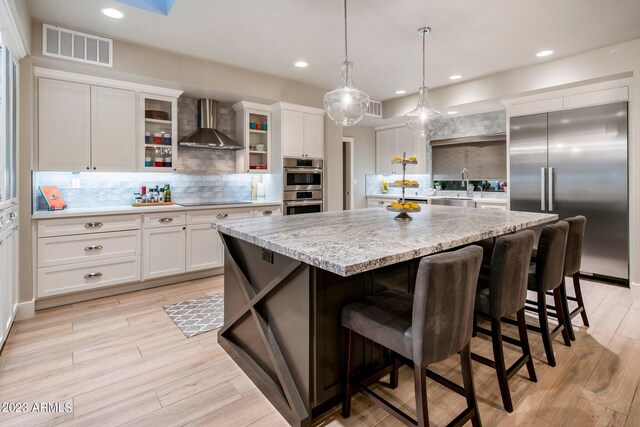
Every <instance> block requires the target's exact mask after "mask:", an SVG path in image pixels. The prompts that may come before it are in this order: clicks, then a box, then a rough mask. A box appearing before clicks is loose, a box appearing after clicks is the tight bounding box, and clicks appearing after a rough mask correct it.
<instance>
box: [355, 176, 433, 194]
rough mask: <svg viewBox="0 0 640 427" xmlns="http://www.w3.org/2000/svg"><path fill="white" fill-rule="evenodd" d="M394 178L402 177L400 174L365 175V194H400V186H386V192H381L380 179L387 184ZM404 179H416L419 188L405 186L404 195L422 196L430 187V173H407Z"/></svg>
mask: <svg viewBox="0 0 640 427" xmlns="http://www.w3.org/2000/svg"><path fill="white" fill-rule="evenodd" d="M396 179H402V174H399V175H373V174H372V175H365V180H366V181H365V189H366V195H367V196H375V195H380V194H386V195H397V196H398V197H400V196H401V195H402V188H391V187H388V189H387V192H386V193H383V192H382V181H386V182H388V183H389V184H391V183H393V181H395V180H396ZM406 179H408V180H416V181H418V184H419V188H407V189H406V190H405V196H406V197H410V196H424V195H425V194H426V191H427V190H428V189H430V188H431V175H429V174H407V176H406Z"/></svg>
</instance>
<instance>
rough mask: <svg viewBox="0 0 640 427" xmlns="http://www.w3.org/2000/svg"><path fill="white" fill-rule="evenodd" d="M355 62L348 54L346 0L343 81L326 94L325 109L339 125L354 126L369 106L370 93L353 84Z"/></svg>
mask: <svg viewBox="0 0 640 427" xmlns="http://www.w3.org/2000/svg"><path fill="white" fill-rule="evenodd" d="M352 74H353V63H351V62H349V56H348V55H347V0H344V62H343V63H342V81H341V82H340V86H338V88H337V89H335V90H332V91H331V92H327V93H326V94H325V95H324V109H325V111H326V112H327V114H328V115H329V117H330V118H331V120H333V121H334V122H335V124H337V125H339V126H353V125H355V124H356V123H358V122H359V121H360V120H362V117H364V114H365V113H366V112H367V109H368V108H369V95H367V94H366V93H365V92H363V91H361V90H359V89H356V88H355V87H354V85H353V79H352Z"/></svg>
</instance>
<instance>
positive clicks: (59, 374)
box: [0, 276, 640, 426]
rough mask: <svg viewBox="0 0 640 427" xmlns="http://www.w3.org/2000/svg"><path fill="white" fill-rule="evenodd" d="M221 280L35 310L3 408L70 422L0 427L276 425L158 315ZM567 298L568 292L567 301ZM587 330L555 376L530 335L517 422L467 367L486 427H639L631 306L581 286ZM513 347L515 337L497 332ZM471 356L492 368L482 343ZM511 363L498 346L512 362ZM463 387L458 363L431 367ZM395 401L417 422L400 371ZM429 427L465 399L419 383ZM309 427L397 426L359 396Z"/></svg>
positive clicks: (627, 299) (215, 361)
mask: <svg viewBox="0 0 640 427" xmlns="http://www.w3.org/2000/svg"><path fill="white" fill-rule="evenodd" d="M222 285H223V282H222V277H221V276H217V277H212V278H207V279H201V280H197V281H192V282H185V283H180V284H177V285H170V286H164V287H160V288H155V289H147V290H144V291H139V292H133V293H129V294H124V295H120V296H116V297H107V298H102V299H98V300H93V301H88V302H83V303H77V304H72V305H69V306H64V307H58V308H53V309H49V310H44V311H40V312H38V313H37V315H36V317H35V318H33V319H27V320H22V321H18V322H16V323H15V325H14V326H13V329H12V332H11V334H10V336H9V338H8V340H7V344H6V346H5V349H4V351H3V352H2V355H1V356H0V402H14V403H17V402H25V403H28V404H29V407H31V405H32V404H33V403H39V402H50V403H56V402H57V403H60V404H64V403H69V404H71V405H72V407H73V412H71V413H64V412H57V413H47V412H30V413H24V414H21V413H15V412H0V424H1V425H3V426H4V425H8V426H11V425H29V426H36V425H42V426H54V425H78V426H103V425H109V426H117V425H131V426H146V425H150V426H151V425H155V426H158V425H162V426H173V425H190V426H199V425H207V426H210V425H215V426H248V425H256V426H285V425H286V422H285V420H284V419H283V418H282V417H281V416H280V415H279V414H278V412H277V411H276V410H275V409H274V408H273V407H272V406H271V404H270V403H269V402H268V401H267V400H266V399H265V398H264V397H263V396H262V394H261V393H260V392H259V391H258V390H257V388H256V387H255V386H254V385H253V384H252V383H251V382H250V381H249V380H248V379H247V377H246V376H245V375H244V374H243V373H242V371H240V369H239V368H238V367H237V366H236V365H235V363H234V362H233V361H232V360H231V359H230V358H229V357H228V356H227V355H226V353H225V352H224V351H223V350H222V349H221V348H220V346H219V345H218V344H217V339H216V331H212V332H208V333H205V334H202V335H198V336H196V337H193V338H190V339H187V338H185V337H184V336H183V335H182V333H181V332H180V331H179V330H178V329H177V328H176V327H175V325H174V324H173V323H172V322H171V320H170V319H169V318H168V317H167V316H166V315H165V314H164V311H163V310H162V306H165V305H170V304H173V303H176V302H180V301H183V300H186V299H190V298H198V297H202V296H204V295H206V294H214V293H217V292H221V291H222ZM569 293H572V292H571V290H570V292H569ZM583 293H584V296H585V299H586V306H587V311H588V314H589V319H590V321H591V325H592V326H591V327H590V328H588V329H587V328H585V327H583V326H581V323H580V318H579V317H578V318H576V319H574V320H575V323H576V325H577V326H578V327H577V329H576V335H577V341H575V342H574V343H573V346H572V347H571V348H568V347H565V346H564V345H562V343H561V340H560V338H558V339H557V340H556V341H555V343H554V349H555V352H556V358H557V361H558V366H557V367H556V368H551V367H549V366H548V365H547V364H546V363H545V362H544V360H545V357H544V350H543V347H542V342H541V340H540V337H539V336H537V335H536V334H533V333H530V338H529V339H530V341H531V344H532V351H533V354H534V358H535V362H536V371H537V374H538V383H537V384H534V383H532V382H530V381H529V380H528V379H527V377H526V376H525V375H526V370H524V371H523V373H522V374H520V373H519V374H517V375H516V376H515V377H514V378H513V379H512V381H511V382H510V386H511V392H512V396H513V401H514V405H515V411H514V412H513V413H512V414H508V413H507V412H505V411H504V410H503V409H502V404H501V398H500V392H499V390H498V385H497V381H496V377H495V373H494V371H493V370H491V369H490V368H488V367H486V366H484V365H480V364H478V363H475V362H474V363H473V369H474V378H475V384H476V390H477V393H478V398H479V404H480V411H481V416H482V421H483V424H484V425H485V426H514V425H522V426H587V425H594V426H607V425H612V426H613V425H615V426H624V425H626V426H637V425H640V383H639V380H640V363H638V360H640V296H637V295H633V294H632V292H631V291H630V290H628V289H624V288H619V287H613V286H608V285H604V284H599V283H590V282H583ZM505 329H506V331H507V333H509V334H511V335H514V336H515V330H514V328H511V327H505ZM472 349H473V351H475V352H477V353H480V354H482V355H485V356H487V357H491V356H492V354H491V344H490V342H489V341H488V339H485V338H482V337H478V338H474V339H473V340H472ZM517 357H518V352H517V351H515V350H514V348H512V347H507V350H506V358H507V362H508V363H512V362H513V361H514V360H515V359H516V358H517ZM432 368H433V370H435V371H436V372H438V373H440V374H442V375H444V376H445V377H447V378H449V379H451V380H453V381H456V382H461V373H460V366H459V364H458V362H457V358H451V359H449V360H445V361H443V362H441V363H439V364H437V365H435V366H433V367H432ZM400 377H401V378H400V385H399V387H398V388H397V389H396V390H389V389H386V388H384V387H382V386H376V388H377V391H378V392H379V393H380V394H382V395H383V396H385V397H386V398H387V399H388V400H390V401H392V402H394V403H396V404H397V405H399V406H402V408H403V409H404V410H406V411H408V412H410V413H411V412H413V411H414V409H413V408H414V397H413V382H412V381H413V380H412V372H411V370H409V369H406V368H405V369H402V370H401V373H400ZM428 400H429V410H430V416H431V422H432V424H434V425H444V424H446V423H447V422H449V421H450V420H451V419H452V418H453V416H455V415H456V414H457V413H458V412H459V411H461V410H462V409H463V407H464V400H463V399H462V398H461V397H459V396H457V395H455V394H452V393H451V392H450V391H449V390H447V389H445V388H443V387H442V386H440V385H438V384H436V383H434V382H432V381H430V380H429V381H428ZM316 425H317V426H373V425H377V426H395V425H399V423H398V422H397V421H396V420H395V419H393V418H391V417H390V416H388V415H387V413H386V412H384V411H383V410H382V409H380V408H378V407H376V406H375V405H373V404H372V403H371V402H369V401H368V400H366V399H364V398H363V397H362V396H360V395H356V396H355V397H354V401H353V406H352V415H351V417H350V418H349V419H343V418H342V417H341V416H340V412H339V408H338V407H336V408H334V409H333V410H332V411H329V412H328V413H327V414H325V415H324V416H323V417H322V418H321V419H319V420H318V421H317V422H316Z"/></svg>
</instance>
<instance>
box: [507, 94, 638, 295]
mask: <svg viewBox="0 0 640 427" xmlns="http://www.w3.org/2000/svg"><path fill="white" fill-rule="evenodd" d="M627 127H628V125H627V103H626V102H618V103H613V104H607V105H599V106H595V107H585V108H578V109H574V110H565V111H558V112H553V113H544V114H534V115H530V116H521V117H512V118H511V119H510V123H509V128H510V140H509V141H510V143H509V157H510V181H509V183H508V184H509V187H510V190H509V195H510V198H511V210H516V211H529V212H551V213H556V214H558V216H559V217H560V218H567V217H570V216H574V215H584V216H586V217H587V228H586V232H585V242H584V247H583V257H582V268H581V272H582V273H583V274H586V275H593V276H595V277H599V278H603V279H610V280H617V281H622V282H624V283H627V284H628V279H629V202H628V194H629V193H628V173H627V157H628V156H627V153H628V143H627V142H628V140H627Z"/></svg>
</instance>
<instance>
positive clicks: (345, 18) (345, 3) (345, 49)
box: [344, 0, 349, 62]
mask: <svg viewBox="0 0 640 427" xmlns="http://www.w3.org/2000/svg"><path fill="white" fill-rule="evenodd" d="M347 52H348V51H347V0H344V60H345V62H348V61H349V55H348V54H347Z"/></svg>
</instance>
